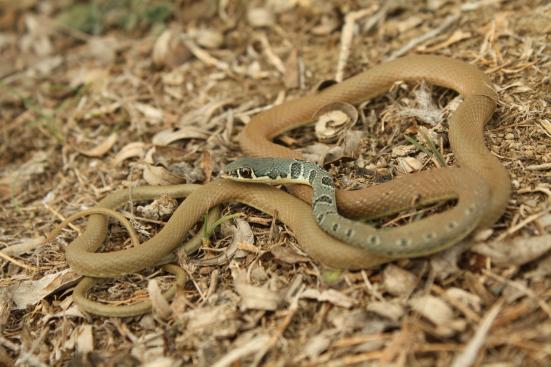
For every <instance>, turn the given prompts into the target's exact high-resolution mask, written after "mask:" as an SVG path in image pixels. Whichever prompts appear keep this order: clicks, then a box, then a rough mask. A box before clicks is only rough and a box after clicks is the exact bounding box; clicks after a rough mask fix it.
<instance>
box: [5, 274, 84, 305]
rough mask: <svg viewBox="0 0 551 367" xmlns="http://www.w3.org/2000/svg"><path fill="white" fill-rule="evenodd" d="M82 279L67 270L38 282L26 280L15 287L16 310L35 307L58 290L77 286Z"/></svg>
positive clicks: (48, 275) (47, 276)
mask: <svg viewBox="0 0 551 367" xmlns="http://www.w3.org/2000/svg"><path fill="white" fill-rule="evenodd" d="M80 278H81V276H80V275H78V274H76V273H74V272H72V271H70V270H69V269H65V270H62V271H60V272H57V273H53V274H47V275H45V276H43V277H42V278H40V279H37V280H25V281H23V282H21V283H20V284H19V285H17V286H15V287H13V301H14V303H15V306H16V309H18V310H22V309H24V308H26V307H27V306H29V305H34V304H36V303H37V302H39V301H40V300H42V299H43V298H44V297H46V296H48V295H50V294H52V293H54V292H56V291H57V290H59V289H62V288H68V287H70V286H72V285H74V284H76V282H77V281H78V280H79V279H80Z"/></svg>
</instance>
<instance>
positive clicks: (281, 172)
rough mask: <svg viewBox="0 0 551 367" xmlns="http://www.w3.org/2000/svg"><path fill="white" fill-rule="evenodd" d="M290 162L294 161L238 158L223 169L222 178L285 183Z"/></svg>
mask: <svg viewBox="0 0 551 367" xmlns="http://www.w3.org/2000/svg"><path fill="white" fill-rule="evenodd" d="M291 162H296V161H294V160H291V159H286V158H257V157H245V158H240V159H237V160H235V161H233V162H231V163H230V164H228V165H227V166H226V167H225V168H224V171H223V173H222V177H223V178H228V179H230V180H234V181H254V182H264V183H270V184H277V183H286V182H289V180H288V179H287V177H288V171H289V169H290V168H289V167H290V164H291Z"/></svg>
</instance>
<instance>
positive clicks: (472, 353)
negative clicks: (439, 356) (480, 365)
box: [452, 301, 503, 367]
mask: <svg viewBox="0 0 551 367" xmlns="http://www.w3.org/2000/svg"><path fill="white" fill-rule="evenodd" d="M502 306H503V302H502V301H500V302H498V303H497V304H495V305H494V307H492V308H491V309H490V311H488V313H487V314H486V316H484V318H483V319H482V322H481V323H480V326H479V327H478V329H477V330H476V333H475V334H474V336H473V338H472V339H471V340H470V341H469V343H467V346H466V347H465V349H464V350H463V352H461V353H460V354H459V355H458V356H457V357H456V358H455V359H454V361H453V364H452V367H468V366H471V365H472V364H473V363H474V361H475V360H476V357H477V355H478V351H479V350H480V348H482V346H483V345H484V340H485V339H486V335H488V331H489V330H490V327H491V326H492V324H493V323H494V321H495V319H496V317H497V315H498V314H499V311H501V307H502Z"/></svg>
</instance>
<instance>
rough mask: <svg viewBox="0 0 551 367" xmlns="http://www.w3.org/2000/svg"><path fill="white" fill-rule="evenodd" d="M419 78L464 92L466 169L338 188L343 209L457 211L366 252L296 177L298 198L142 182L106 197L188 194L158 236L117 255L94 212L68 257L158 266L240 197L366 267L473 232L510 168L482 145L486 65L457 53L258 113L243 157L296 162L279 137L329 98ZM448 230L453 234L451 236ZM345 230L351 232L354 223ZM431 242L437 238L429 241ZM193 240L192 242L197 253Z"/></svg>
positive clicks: (373, 73) (328, 261) (502, 197)
mask: <svg viewBox="0 0 551 367" xmlns="http://www.w3.org/2000/svg"><path fill="white" fill-rule="evenodd" d="M420 80H425V81H428V82H430V83H432V84H436V85H439V86H443V87H446V88H451V89H454V90H455V91H457V92H458V93H460V94H461V96H462V97H463V102H462V103H461V104H460V105H459V107H458V108H457V110H456V111H455V112H454V113H453V115H452V116H451V119H450V124H449V125H450V127H449V138H450V144H451V148H452V151H453V152H454V154H455V157H456V160H457V162H458V163H459V165H460V166H461V167H460V168H442V169H434V170H430V171H423V172H419V173H416V174H411V175H406V176H403V177H400V178H398V179H394V180H392V181H389V182H385V183H383V184H379V185H376V186H373V187H369V188H366V189H362V190H357V191H348V192H346V191H340V190H337V191H336V202H337V206H338V211H339V212H340V213H342V214H343V215H344V216H347V217H354V218H356V217H365V218H376V217H380V216H384V215H387V214H391V213H395V212H398V211H400V210H403V209H406V208H410V207H411V206H412V203H415V204H416V205H426V204H430V203H434V202H438V201H441V200H448V199H457V200H458V203H457V205H456V206H455V207H454V208H452V209H451V210H449V211H447V212H444V213H438V214H436V215H433V216H430V217H428V218H423V219H421V220H419V221H417V222H414V223H412V224H408V225H406V226H402V227H397V228H390V229H388V230H384V231H379V232H377V234H376V235H375V237H376V239H375V240H372V241H373V242H374V243H372V245H377V246H372V247H370V249H371V250H370V251H366V250H365V249H363V248H359V247H355V246H351V245H349V244H347V243H345V242H343V241H340V240H338V239H336V238H335V237H333V236H331V235H329V234H327V233H326V232H324V231H323V230H322V229H321V228H320V227H319V226H318V225H317V223H316V221H315V220H314V216H313V215H312V209H311V208H310V207H309V205H307V204H306V202H311V201H312V189H311V188H310V187H308V186H305V185H289V190H290V191H291V192H292V193H293V195H295V196H296V197H295V196H292V195H289V194H287V193H285V192H283V191H281V190H278V189H276V188H274V187H271V186H267V185H259V184H255V183H244V182H234V181H230V180H226V179H220V180H215V181H213V182H211V183H208V184H206V185H203V186H199V187H197V186H189V185H178V186H167V187H138V188H133V189H131V190H126V191H120V192H115V193H113V194H110V195H108V196H107V197H106V198H105V199H103V200H102V201H101V202H100V204H99V205H100V206H101V207H104V208H116V207H117V206H119V205H120V204H121V203H122V202H124V201H125V200H127V199H129V198H131V199H133V200H148V199H152V198H154V197H157V196H159V195H161V194H167V195H169V196H172V197H183V196H187V198H186V200H184V201H183V202H182V204H181V205H180V206H179V207H178V209H177V210H176V211H175V212H174V213H173V215H172V217H171V218H170V220H169V221H168V222H167V223H166V224H165V226H164V227H163V228H162V230H161V231H159V232H158V233H157V234H156V235H155V236H154V237H153V238H151V239H149V240H148V241H146V242H145V243H143V244H141V245H139V246H134V247H131V248H128V249H124V250H120V251H114V252H110V253H95V251H96V250H97V249H98V248H99V247H101V245H102V244H103V242H104V240H105V237H106V233H107V217H105V216H104V215H98V214H93V215H91V216H90V218H89V221H88V225H87V227H86V230H85V231H84V232H83V233H82V235H81V236H79V237H78V238H77V239H76V240H74V241H73V242H72V243H71V244H70V245H69V246H68V247H67V249H66V258H67V262H68V263H69V265H70V266H71V267H72V268H73V270H74V271H76V272H77V273H80V274H83V275H86V276H90V277H96V278H97V277H113V276H117V275H122V274H127V273H132V272H137V271H140V270H142V269H144V268H146V267H149V266H153V265H155V264H157V263H158V262H159V261H160V260H161V259H162V258H163V257H165V256H166V255H167V254H169V253H170V252H172V251H173V250H174V249H175V248H176V247H177V246H179V245H181V242H182V239H183V238H185V236H186V234H187V233H188V232H189V230H190V229H191V228H192V227H193V225H194V224H195V223H196V222H197V221H198V220H200V219H201V218H202V217H203V215H204V213H205V212H206V211H208V210H209V209H210V208H213V207H215V206H216V205H218V204H220V203H226V202H241V203H244V204H247V205H251V206H253V207H255V208H257V209H259V210H261V211H263V212H266V213H268V214H271V215H274V216H277V218H278V219H279V220H281V221H282V222H284V223H285V224H287V225H288V226H289V227H290V228H291V230H292V231H293V233H294V235H295V236H296V238H297V240H298V242H299V243H300V244H301V246H302V247H303V249H304V250H305V251H306V252H307V253H308V254H309V255H310V256H311V257H312V258H314V259H316V260H318V261H320V262H321V263H323V264H325V265H327V266H329V267H334V268H348V269H355V268H356V269H357V268H368V267H372V266H375V265H378V264H382V263H384V262H387V261H390V260H391V259H392V258H393V257H400V256H403V257H408V256H418V255H421V254H427V253H432V252H435V251H437V250H438V249H440V248H441V247H442V246H448V245H449V244H450V243H452V242H454V241H457V240H459V239H460V238H463V237H465V236H467V235H468V234H469V233H470V232H471V231H472V230H473V229H474V228H484V227H488V226H490V225H492V224H493V223H494V222H495V221H496V220H497V219H499V217H500V216H501V215H502V214H503V212H504V210H505V207H506V205H507V201H508V198H509V196H510V180H509V176H508V174H507V172H506V170H505V168H504V167H503V166H502V165H501V164H500V163H499V161H498V160H497V158H496V157H495V156H493V155H492V154H491V153H490V152H489V151H488V149H487V148H486V146H485V144H484V136H483V127H484V125H485V124H486V122H487V121H488V120H489V119H490V117H491V115H492V114H493V111H494V110H495V106H496V99H497V95H496V93H495V91H494V89H493V88H492V86H491V83H490V81H489V79H488V78H487V77H486V75H485V74H484V73H482V72H481V71H480V70H478V69H477V68H476V67H474V66H472V65H469V64H466V63H464V62H461V61H458V60H453V59H449V58H446V57H440V56H409V57H404V58H401V59H397V60H394V61H391V62H388V63H385V64H382V65H378V66H375V67H373V68H371V69H369V70H367V71H365V72H363V73H360V74H358V75H356V76H354V77H352V78H350V79H348V80H346V81H344V82H342V83H338V84H335V85H333V86H331V87H328V88H326V89H324V90H322V91H320V92H318V93H315V94H312V95H307V96H304V97H300V98H297V99H294V100H290V101H287V102H285V103H283V104H281V105H278V106H275V107H273V108H271V109H269V110H266V111H264V112H261V113H259V114H258V115H256V116H254V117H253V118H252V119H251V121H250V122H249V123H248V124H247V126H246V127H245V129H244V130H243V132H242V134H241V137H240V145H241V147H242V150H243V152H244V153H245V155H248V156H253V157H275V158H287V159H290V161H288V162H290V163H291V164H292V162H293V160H300V159H301V158H302V155H301V154H300V153H299V152H297V151H294V150H291V149H288V148H286V147H283V146H281V145H278V144H275V143H274V142H272V139H273V138H275V137H276V136H278V135H280V134H281V133H283V132H285V131H288V130H291V129H293V128H296V127H298V126H301V125H304V124H307V123H308V122H310V121H311V119H312V118H313V116H314V115H315V114H316V112H317V111H319V110H320V109H321V108H322V107H323V106H325V105H327V104H329V103H333V102H348V103H353V104H357V103H360V102H362V101H364V100H367V99H370V98H373V97H375V96H378V95H380V94H382V93H383V92H384V91H386V90H387V89H388V88H389V87H391V86H392V85H393V84H394V83H395V82H397V81H420ZM242 162H243V161H242ZM230 168H231V166H230ZM230 176H231V175H230ZM320 177H321V176H320ZM188 195H189V196H188ZM297 197H298V198H300V199H298V198H297ZM301 199H302V200H301ZM327 209H328V208H325V209H324V210H325V211H327ZM467 214H468V215H467ZM332 215H333V214H332ZM327 218H329V216H328V217H327ZM333 219H334V218H333ZM324 221H325V220H322V222H324ZM332 224H334V221H332ZM342 228H345V227H344V226H343V227H342ZM436 229H444V232H442V233H441V232H435V230H436ZM446 231H448V232H449V233H453V236H452V237H453V239H451V238H450V235H449V233H448V232H446ZM335 232H339V231H338V230H337V231H335ZM343 233H344V239H347V238H348V237H349V236H348V234H347V230H345V231H344V232H343ZM350 237H351V236H350ZM383 237H384V239H385V241H383ZM387 240H388V244H387V243H386V241H387ZM402 240H405V241H402ZM440 240H442V241H441V242H439V241H440ZM427 241H428V242H430V243H431V245H430V246H424V245H423V244H426V243H427ZM368 242H369V241H368ZM379 242H380V246H379V245H378V244H379ZM389 244H390V245H389ZM393 244H394V245H393ZM186 246H187V245H186ZM192 247H193V246H191V247H189V246H188V247H187V248H188V250H189V251H191V248H192ZM387 247H388V248H387ZM373 251H375V252H376V254H375V253H373ZM400 254H401V255H400ZM381 255H384V256H381ZM86 282H88V283H90V281H88V280H87V281H86ZM85 288H86V287H84V286H82V287H80V289H79V291H80V292H79V293H78V294H76V295H75V300H77V299H80V301H79V305H82V306H83V307H84V308H85V309H86V310H87V311H89V312H92V313H97V314H102V315H109V314H111V315H117V316H125V315H134V314H138V313H141V312H143V311H144V307H142V308H141V309H140V312H137V311H136V307H135V308H134V309H133V310H130V311H129V312H127V313H125V312H124V311H118V310H117V307H113V306H109V305H101V309H100V305H98V304H97V303H95V302H92V301H88V300H86V301H85V300H84V299H83V297H84V294H83V290H85ZM145 309H147V307H145Z"/></svg>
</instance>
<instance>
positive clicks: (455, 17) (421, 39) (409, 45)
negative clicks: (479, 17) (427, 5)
mask: <svg viewBox="0 0 551 367" xmlns="http://www.w3.org/2000/svg"><path fill="white" fill-rule="evenodd" d="M458 19H459V15H458V14H455V15H450V16H448V17H447V18H446V19H444V21H443V22H442V24H440V26H438V27H437V28H435V29H431V30H430V31H428V32H426V33H424V34H422V35H421V36H419V37H416V38H414V39H412V40H410V41H409V42H408V43H406V44H405V45H404V46H403V47H402V48H400V49H398V50H396V51H394V52H393V53H392V54H391V55H390V56H389V57H387V58H386V59H385V61H390V60H394V59H395V58H397V57H400V56H402V55H404V54H406V53H407V52H408V51H409V50H411V49H412V48H414V47H415V46H417V45H419V44H421V43H423V42H425V41H428V40H429V39H431V38H433V37H436V36H437V35H438V34H439V33H441V32H444V31H445V30H446V29H448V28H449V27H450V26H452V25H453V24H454V23H455V22H457V20H458Z"/></svg>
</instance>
